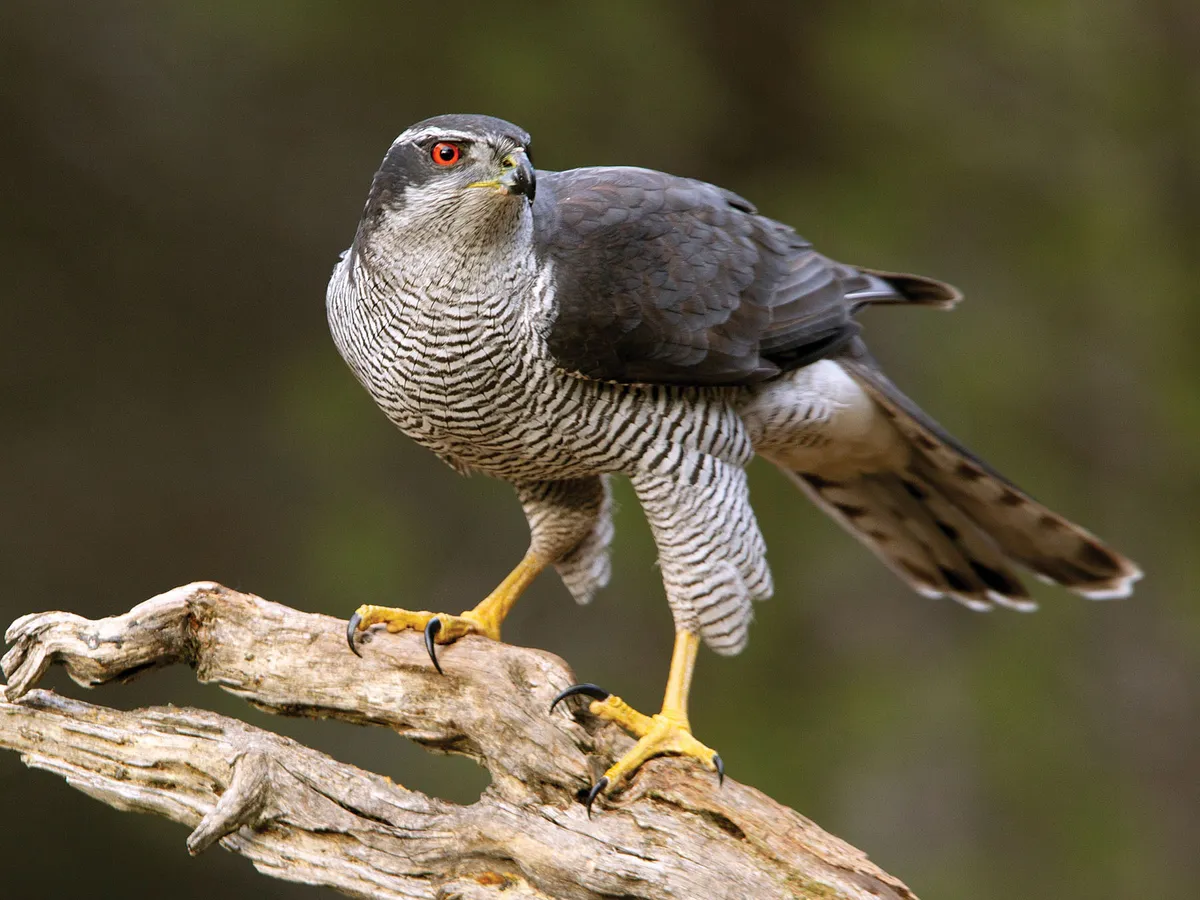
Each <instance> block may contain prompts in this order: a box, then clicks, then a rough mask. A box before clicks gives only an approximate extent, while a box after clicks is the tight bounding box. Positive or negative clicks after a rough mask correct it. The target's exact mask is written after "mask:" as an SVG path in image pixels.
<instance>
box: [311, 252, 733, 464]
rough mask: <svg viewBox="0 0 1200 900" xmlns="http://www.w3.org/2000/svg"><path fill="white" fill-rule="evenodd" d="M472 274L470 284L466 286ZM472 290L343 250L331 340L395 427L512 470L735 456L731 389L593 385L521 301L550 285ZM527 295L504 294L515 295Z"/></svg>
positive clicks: (470, 460) (460, 455)
mask: <svg viewBox="0 0 1200 900" xmlns="http://www.w3.org/2000/svg"><path fill="white" fill-rule="evenodd" d="M477 284H478V282H476V285H477ZM492 285H493V286H494V288H495V289H494V290H493V291H492V292H491V293H489V294H480V293H479V292H478V289H475V290H466V291H464V290H463V289H462V287H461V286H459V285H453V284H445V285H437V284H434V285H433V286H432V288H430V286H429V285H428V284H426V285H425V286H424V287H423V288H422V290H421V291H420V292H418V291H416V290H415V289H414V288H413V286H412V285H410V284H406V283H405V282H404V279H403V278H402V277H401V276H399V275H396V274H395V273H393V272H388V273H386V274H384V275H381V274H379V273H376V272H372V271H369V270H367V269H366V268H365V267H363V266H361V265H360V264H358V263H357V262H356V261H355V259H354V256H353V254H348V255H347V257H346V259H344V260H343V261H342V263H341V264H340V265H339V267H338V270H336V271H335V275H334V277H333V279H331V281H330V286H329V293H328V296H327V308H328V313H329V323H330V328H331V331H332V333H333V337H334V341H335V343H336V345H337V347H338V350H339V351H340V352H341V354H342V356H343V357H344V358H345V360H346V361H347V363H349V365H350V367H351V369H352V370H353V371H354V373H355V375H356V376H357V377H358V379H359V381H361V382H362V384H363V385H364V386H365V387H366V388H367V390H368V391H369V392H370V394H371V396H372V397H373V398H374V400H375V402H376V403H377V404H378V405H379V406H380V408H381V409H383V411H384V412H385V413H386V414H387V416H388V418H390V419H391V420H392V421H393V422H394V423H395V424H396V425H397V426H398V427H399V428H400V429H401V430H402V431H403V432H404V433H405V434H407V435H408V436H409V437H410V438H412V439H413V440H415V441H417V442H418V443H420V444H422V445H423V446H425V447H428V448H429V449H430V450H433V451H434V452H435V453H437V454H438V455H439V456H440V457H442V458H443V459H444V460H446V462H448V463H449V464H450V465H452V466H454V467H455V468H457V469H460V470H475V471H480V472H485V473H487V474H490V475H493V476H496V477H499V478H503V479H506V480H509V481H528V480H550V479H564V478H577V477H581V476H584V475H594V474H602V473H607V472H615V471H631V470H639V471H647V472H662V473H668V472H676V473H679V472H682V474H683V475H684V476H685V477H686V476H687V473H688V471H689V470H692V469H698V468H699V467H700V466H701V465H702V464H703V461H702V457H703V456H706V455H715V456H716V457H718V458H720V459H722V460H727V461H729V462H734V463H735V464H743V465H744V464H745V462H746V461H748V460H749V458H750V456H751V454H752V449H751V445H750V441H749V439H748V437H747V435H746V433H745V429H744V428H743V427H742V423H741V420H740V418H739V417H738V415H737V414H736V412H735V411H734V406H733V403H732V402H731V400H732V398H733V397H734V395H735V393H736V389H711V388H709V389H703V388H687V387H674V386H666V385H628V384H617V383H602V382H596V381H592V380H589V379H584V378H580V377H577V376H575V375H572V374H571V373H569V372H566V371H564V370H562V369H560V368H559V367H558V366H556V365H555V363H554V361H553V360H552V359H551V358H550V357H549V354H548V353H547V352H546V350H545V345H544V341H542V340H541V338H540V335H539V331H538V328H537V322H536V317H532V316H531V315H530V309H536V308H538V307H541V306H544V305H546V304H545V302H544V300H545V295H546V293H547V292H548V291H549V290H550V289H551V288H550V286H549V285H548V284H544V283H539V282H538V280H537V279H536V278H533V277H530V278H528V279H526V280H525V281H524V283H522V284H515V283H512V279H511V278H510V279H509V283H497V282H492ZM522 294H524V295H526V296H529V297H531V298H534V299H532V300H531V302H530V303H529V304H527V305H526V304H521V303H514V302H513V298H514V296H517V297H519V296H521V295H522Z"/></svg>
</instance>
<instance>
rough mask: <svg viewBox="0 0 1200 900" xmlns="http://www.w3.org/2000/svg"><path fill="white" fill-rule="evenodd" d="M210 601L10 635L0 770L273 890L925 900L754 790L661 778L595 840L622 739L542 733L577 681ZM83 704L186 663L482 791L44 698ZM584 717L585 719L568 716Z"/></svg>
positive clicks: (219, 592) (289, 744)
mask: <svg viewBox="0 0 1200 900" xmlns="http://www.w3.org/2000/svg"><path fill="white" fill-rule="evenodd" d="M344 631H345V623H344V622H342V621H340V620H337V619H333V618H331V617H329V616H321V615H313V614H309V613H302V612H298V611H296V610H293V609H290V608H288V607H285V606H281V605H279V604H275V603H269V602H267V601H265V600H262V599H261V598H258V597H255V596H253V595H249V594H242V593H238V592H236V591H232V590H229V589H228V588H224V587H221V586H220V585H217V584H212V583H196V584H191V585H187V586H184V587H180V588H176V589H175V590H173V591H169V592H168V593H165V594H162V595H160V596H158V597H154V598H152V599H150V600H147V601H146V602H145V603H141V604H139V605H138V606H135V607H134V608H133V609H132V610H130V611H129V612H128V613H126V614H124V615H121V616H114V617H112V618H108V619H100V620H96V621H91V620H88V619H84V618H81V617H79V616H75V615H71V614H70V613H64V612H51V613H41V614H35V615H29V616H24V617H22V618H21V619H18V620H17V621H16V622H15V623H13V625H12V627H11V628H10V629H9V630H8V633H7V635H6V637H7V640H8V642H9V643H10V644H12V645H13V647H12V649H11V650H10V651H9V652H8V654H7V655H6V656H5V657H4V659H3V662H2V666H3V671H4V675H5V677H6V679H7V682H8V685H7V688H5V691H4V692H5V696H6V697H7V702H0V747H4V748H7V749H12V750H15V751H17V752H18V753H20V754H21V755H22V759H23V760H24V761H25V762H26V764H27V765H30V766H33V767H35V768H40V769H45V770H48V771H51V772H55V773H58V774H59V775H62V776H63V777H64V778H66V779H67V781H68V783H70V784H71V785H72V786H74V787H76V788H78V789H79V790H81V791H84V792H85V793H87V794H88V795H89V796H92V797H94V798H96V799H98V800H100V801H101V802H104V803H107V804H109V805H111V806H114V807H116V808H118V809H122V810H129V811H136V812H152V813H155V814H158V815H161V816H164V817H166V818H168V819H172V820H174V821H177V822H182V823H185V824H187V825H189V826H192V827H193V828H194V830H193V832H192V834H191V836H190V837H189V838H188V842H187V846H188V850H189V851H190V852H191V853H193V854H195V853H200V852H202V851H203V850H205V849H207V848H208V847H210V846H212V845H213V844H214V843H218V842H219V843H220V844H221V845H222V846H224V847H225V848H226V849H228V850H232V851H233V852H235V853H240V854H242V855H243V856H245V857H247V858H248V859H250V860H251V861H252V862H253V863H254V865H255V866H256V867H257V868H258V869H259V871H261V872H263V873H264V874H267V875H270V876H273V877H277V878H284V879H288V880H291V881H299V882H304V883H307V884H315V885H326V886H329V887H332V888H335V889H337V890H339V891H342V892H343V893H346V894H349V895H350V896H355V897H371V898H440V900H450V898H461V900H471V898H485V897H486V898H501V897H503V898H534V897H536V898H564V900H567V898H569V900H600V898H614V897H616V898H645V900H697V898H712V900H718V898H730V900H734V898H736V900H745V898H756V900H758V898H764V900H765V898H821V900H828V898H853V900H868V898H870V900H880V898H883V900H911V898H913V895H912V893H911V892H909V891H908V889H907V888H906V887H905V886H904V885H903V884H901V883H900V882H899V881H897V880H896V879H895V878H892V877H891V876H889V875H887V874H886V873H884V872H882V871H881V870H880V869H878V868H877V867H876V866H874V865H873V864H872V863H871V862H870V861H869V860H868V859H867V858H866V856H865V855H864V854H863V853H862V852H861V851H859V850H857V849H855V848H853V847H851V846H849V845H848V844H846V843H845V842H844V841H841V840H839V839H838V838H835V837H833V836H832V835H829V834H826V833H825V832H823V831H822V830H821V829H820V828H818V827H817V826H816V825H814V824H813V823H812V822H810V821H808V820H807V819H805V818H804V817H803V816H800V815H799V814H797V813H795V812H793V811H792V810H789V809H787V808H785V807H783V806H781V805H779V804H778V803H775V802H774V801H772V800H771V799H770V798H768V797H766V796H764V795H763V794H761V793H760V792H758V791H756V790H754V789H753V788H750V787H746V786H744V785H741V784H738V783H737V782H735V781H733V780H731V779H727V780H726V782H725V785H724V787H722V788H718V787H717V785H716V783H715V781H714V779H713V778H712V775H711V773H709V772H707V771H704V770H703V769H701V768H700V767H699V766H698V765H697V764H695V763H694V762H692V761H689V760H680V759H657V760H652V761H651V762H650V763H648V764H647V765H646V766H645V767H644V768H643V769H642V771H641V772H640V773H639V774H638V776H637V777H636V778H635V779H634V781H633V783H632V784H631V785H630V786H629V787H628V788H627V789H626V790H625V791H623V792H622V793H620V794H618V795H616V796H615V797H613V798H612V799H611V800H610V801H608V802H604V801H601V802H600V803H598V804H597V809H596V814H595V815H594V816H593V818H591V819H590V820H589V818H588V817H587V814H586V813H585V811H584V808H583V807H582V806H581V805H580V804H579V803H578V802H577V800H576V799H575V793H576V791H578V790H579V789H580V788H583V787H586V786H587V785H588V784H589V783H590V782H591V779H592V778H593V773H594V772H595V771H596V769H597V767H598V768H603V767H604V766H606V765H608V764H609V763H610V762H611V761H612V759H613V758H614V757H615V754H617V753H619V752H620V751H622V750H623V749H625V748H627V747H628V746H629V745H630V739H629V738H628V737H627V736H626V735H624V734H623V733H621V732H619V731H617V730H616V729H615V728H613V727H612V726H610V725H607V724H603V723H601V722H600V721H599V720H596V719H594V718H593V717H592V716H591V715H590V714H589V713H588V712H587V711H586V708H585V707H583V706H582V705H575V706H573V707H572V708H571V709H565V708H563V706H568V705H570V704H564V705H563V706H560V708H559V709H558V710H556V711H555V712H554V713H553V714H550V713H549V712H548V708H549V706H550V701H551V699H552V698H553V697H554V695H555V694H556V693H557V692H558V691H559V690H561V689H562V688H564V687H566V686H567V685H568V684H570V683H571V682H572V680H573V679H572V675H571V672H570V670H569V669H568V668H567V666H566V665H565V664H564V663H563V662H562V660H560V659H558V658H557V657H555V656H553V655H551V654H548V653H543V652H540V651H536V650H529V649H524V648H519V647H512V646H509V645H506V644H497V643H494V642H491V641H488V640H485V639H482V638H475V637H470V638H466V639H464V640H462V641H459V642H458V643H456V644H453V645H451V646H448V647H445V648H443V650H442V656H441V659H442V664H443V666H444V668H445V670H446V675H445V676H444V677H443V676H439V675H438V674H437V673H436V672H434V671H433V670H432V668H431V667H430V665H429V661H428V659H427V657H426V656H425V652H424V649H423V648H422V646H421V643H420V640H419V638H418V636H416V635H414V634H412V633H408V634H399V635H389V634H386V633H377V634H374V635H372V636H370V638H369V643H367V644H366V645H365V646H364V648H363V649H364V656H365V658H364V659H361V660H360V659H357V658H355V657H354V656H353V655H352V654H350V652H349V650H348V649H347V648H346V645H345V636H344ZM55 663H58V664H61V665H63V666H64V667H65V668H66V670H67V672H68V673H69V674H70V675H71V677H72V678H73V679H74V680H75V681H77V682H79V683H80V684H83V685H86V686H93V685H97V684H102V683H105V682H109V681H113V680H121V679H128V678H130V677H132V676H134V675H137V674H140V673H142V672H144V671H146V670H148V669H151V668H154V667H157V666H164V665H170V664H173V663H186V664H188V665H190V666H192V667H193V668H194V669H195V670H196V674H197V677H198V678H199V679H200V680H201V681H203V682H208V683H214V684H217V685H219V686H221V687H222V688H224V689H225V690H228V691H231V692H232V693H235V694H237V695H239V696H241V697H243V698H245V699H246V700H247V701H248V702H250V703H252V704H253V705H255V706H256V707H258V708H260V709H264V710H267V711H269V712H275V713H280V714H284V715H301V716H312V717H319V718H334V719H343V720H345V721H348V722H354V723H358V724H373V725H383V726H386V727H389V728H391V729H393V730H395V731H396V732H398V733H399V734H402V735H404V736H405V737H408V738H410V739H412V740H414V741H417V742H418V743H420V744H422V745H424V746H426V747H427V748H429V749H431V750H433V751H435V752H443V753H458V754H463V755H466V756H469V757H471V758H472V759H475V760H476V761H477V762H479V763H480V764H481V765H482V766H484V767H485V768H487V770H488V771H489V772H490V773H491V776H492V784H491V785H490V787H489V788H488V789H487V790H486V791H485V792H484V793H483V795H482V797H480V799H479V800H478V801H477V802H475V803H472V804H470V805H465V806H463V805H457V804H454V803H448V802H446V801H442V800H438V799H436V798H432V797H427V796H425V795H424V794H421V793H419V792H416V791H410V790H407V789H405V788H404V787H402V786H400V785H398V784H396V783H394V782H392V781H391V780H390V779H388V778H385V777H383V776H380V775H376V774H373V773H370V772H366V771H363V770H361V769H358V768H356V767H354V766H350V765H347V764H345V763H341V762H338V761H337V760H334V759H332V758H330V757H329V756H326V755H325V754H322V753H318V752H317V751H315V750H312V749H310V748H307V747H305V746H303V745H301V744H298V743H296V742H295V741H292V740H290V739H288V738H284V737H280V736H278V735H275V734H272V733H271V732H267V731H263V730H261V729H258V728H254V727H252V726H249V725H246V724H244V723H242V722H240V721H237V720H234V719H230V718H227V717H225V716H220V715H217V714H215V713H211V712H206V711H203V710H196V709H180V708H174V707H168V708H151V709H140V710H134V711H132V712H119V711H115V710H111V709H106V708H103V707H98V706H92V705H90V704H86V703H82V702H79V701H76V700H71V699H67V698H64V697H61V696H59V695H57V694H54V693H52V692H48V691H42V690H32V688H33V686H34V685H35V684H36V682H37V680H38V678H40V677H41V675H42V674H43V673H44V672H45V670H46V668H47V667H48V666H50V665H52V664H55ZM572 702H574V701H572Z"/></svg>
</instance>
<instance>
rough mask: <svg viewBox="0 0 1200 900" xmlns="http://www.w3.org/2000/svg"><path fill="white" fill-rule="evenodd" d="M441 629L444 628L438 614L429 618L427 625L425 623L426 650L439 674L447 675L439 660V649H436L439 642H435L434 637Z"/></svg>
mask: <svg viewBox="0 0 1200 900" xmlns="http://www.w3.org/2000/svg"><path fill="white" fill-rule="evenodd" d="M441 630H442V620H441V619H439V618H438V617H437V616H434V617H433V618H432V619H430V620H429V622H428V623H426V625H425V650H426V651H427V652H428V653H429V658H430V659H431V660H433V667H434V668H435V669H437V670H438V674H439V675H445V674H446V673H445V672H443V671H442V664H441V663H439V662H438V658H437V649H436V648H437V644H435V643H434V641H433V639H434V638H435V637H437V634H438V632H439V631H441Z"/></svg>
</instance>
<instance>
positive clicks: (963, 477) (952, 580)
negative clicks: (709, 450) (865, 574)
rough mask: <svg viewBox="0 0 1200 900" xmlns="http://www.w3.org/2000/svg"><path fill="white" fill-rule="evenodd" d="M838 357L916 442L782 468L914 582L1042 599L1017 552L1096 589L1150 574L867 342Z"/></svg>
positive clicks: (1118, 587) (923, 589)
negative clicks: (869, 458)
mask: <svg viewBox="0 0 1200 900" xmlns="http://www.w3.org/2000/svg"><path fill="white" fill-rule="evenodd" d="M837 362H838V363H839V364H840V365H841V366H842V367H843V369H844V370H845V371H846V372H847V373H848V374H849V375H850V376H851V377H852V378H853V379H854V381H855V382H857V383H858V385H859V386H860V387H861V388H862V389H863V390H864V391H865V392H866V393H867V395H868V396H869V397H870V398H871V399H872V400H873V401H874V403H875V405H876V406H877V408H878V410H879V411H880V412H881V413H882V415H883V416H884V417H886V419H887V420H889V421H890V424H891V425H892V426H893V427H894V429H895V431H896V432H898V433H899V436H900V437H901V439H902V443H903V444H904V445H906V450H907V452H904V453H902V454H899V455H896V454H891V458H892V460H893V464H892V465H891V466H883V467H878V468H874V467H870V466H865V467H862V468H861V470H858V471H854V472H848V471H847V469H846V467H845V466H841V467H837V468H834V469H830V470H828V471H827V472H826V473H823V472H822V471H821V469H820V467H815V468H813V469H812V470H811V471H796V470H794V469H793V468H792V467H787V466H780V467H781V468H782V469H783V470H784V471H785V473H786V474H787V475H788V476H789V477H790V478H791V479H792V480H793V481H794V482H795V483H796V484H797V485H799V487H800V488H801V489H802V490H803V491H804V492H805V493H806V494H808V496H809V497H810V498H811V499H812V500H813V502H814V503H816V504H817V506H818V507H820V508H821V509H823V510H824V511H825V512H827V513H828V514H829V515H830V516H831V517H833V518H834V519H835V520H837V521H838V522H839V523H840V524H841V525H842V526H843V527H845V528H846V530H848V531H849V532H850V533H851V534H853V535H854V536H855V537H856V538H858V539H859V540H860V541H862V543H864V544H866V546H867V547H869V548H870V549H871V550H872V551H873V552H874V553H875V554H876V555H877V556H878V557H879V558H880V559H881V560H882V561H883V562H884V564H886V565H887V566H888V567H889V568H890V569H892V570H893V571H894V572H896V574H897V575H899V576H900V577H901V578H902V579H903V580H904V581H906V582H908V584H909V585H911V586H912V587H913V588H914V589H915V590H917V591H918V592H919V593H922V594H925V595H926V596H949V597H953V598H954V599H955V600H958V601H959V602H961V603H963V604H965V605H967V606H969V607H971V608H973V609H987V608H990V607H991V606H993V605H995V604H999V605H1003V606H1008V607H1012V608H1016V609H1022V610H1028V609H1033V608H1034V607H1035V604H1034V603H1033V601H1032V600H1031V599H1030V597H1029V593H1028V591H1027V590H1026V589H1025V586H1024V585H1023V584H1022V583H1021V582H1020V580H1019V579H1018V578H1017V577H1016V575H1015V574H1014V572H1013V563H1017V564H1020V565H1021V566H1023V567H1024V568H1026V569H1028V570H1030V571H1031V572H1033V573H1034V574H1035V575H1036V576H1037V577H1039V578H1041V579H1042V580H1044V581H1048V582H1053V583H1055V584H1060V585H1062V586H1063V587H1065V588H1067V589H1068V590H1071V591H1074V592H1075V593H1077V594H1081V595H1082V596H1084V597H1088V598H1091V599H1094V600H1101V599H1109V598H1117V597H1125V596H1128V595H1129V593H1130V592H1131V591H1132V589H1133V584H1134V582H1136V581H1137V580H1138V579H1139V578H1140V577H1141V575H1142V572H1141V570H1140V569H1139V568H1138V567H1137V565H1135V564H1134V563H1133V562H1132V561H1131V560H1129V559H1128V558H1126V557H1125V556H1123V555H1121V554H1120V553H1118V552H1116V551H1115V550H1113V549H1112V548H1111V547H1109V546H1108V545H1107V544H1105V543H1104V542H1103V541H1101V540H1100V539H1099V538H1097V537H1096V536H1095V535H1093V534H1091V533H1090V532H1088V531H1087V530H1086V529H1084V528H1082V527H1080V526H1079V525H1076V524H1074V523H1073V522H1070V521H1068V520H1067V519H1065V518H1063V517H1062V516H1060V515H1058V514H1057V513H1055V512H1053V511H1052V510H1050V509H1048V508H1047V507H1045V506H1043V505H1042V504H1040V503H1038V502H1037V501H1036V500H1034V499H1033V498H1032V497H1030V496H1029V495H1028V494H1026V493H1025V492H1024V491H1022V490H1021V489H1020V488H1018V487H1017V486H1016V485H1014V484H1013V483H1012V482H1010V481H1009V480H1008V479H1006V478H1005V477H1004V476H1002V475H1000V473H998V472H996V471H995V470H994V469H992V468H991V467H990V466H988V465H987V464H986V463H984V462H983V461H982V460H980V459H979V458H977V457H976V456H975V455H974V454H972V453H971V452H970V451H969V450H967V449H966V448H965V447H963V446H962V445H961V444H960V443H959V442H958V441H957V440H955V439H954V438H953V437H951V436H950V435H949V434H948V433H946V431H944V430H943V429H942V428H941V427H940V426H939V425H938V424H937V423H936V422H934V421H933V420H932V419H931V418H929V416H927V415H926V414H925V413H924V412H923V411H922V410H921V409H920V408H919V407H917V406H916V404H914V403H913V402H912V401H911V400H909V399H908V398H907V397H906V396H904V394H902V393H901V392H900V390H899V389H898V388H896V387H895V385H893V384H892V383H891V381H890V380H889V379H888V378H887V377H886V376H885V375H884V374H883V373H882V372H881V371H880V370H879V368H878V367H877V366H876V365H875V364H874V362H873V361H872V360H871V359H870V357H869V356H868V355H867V353H866V350H865V347H863V345H862V343H861V342H856V343H855V344H854V345H852V346H851V347H850V348H848V350H847V352H846V353H845V354H844V355H843V356H842V357H840V358H839V359H838V360H837ZM890 430H891V429H889V431H890ZM777 464H778V461H777Z"/></svg>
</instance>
